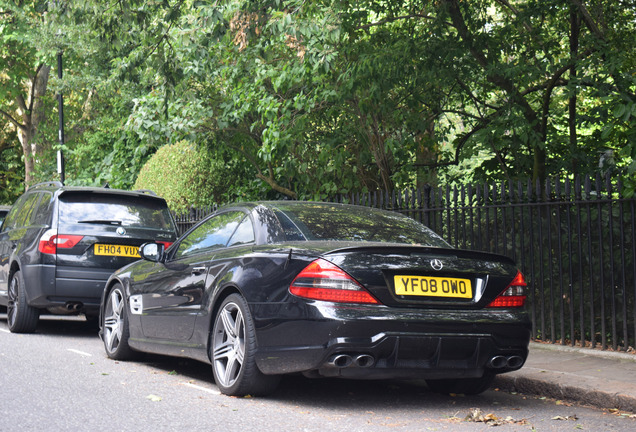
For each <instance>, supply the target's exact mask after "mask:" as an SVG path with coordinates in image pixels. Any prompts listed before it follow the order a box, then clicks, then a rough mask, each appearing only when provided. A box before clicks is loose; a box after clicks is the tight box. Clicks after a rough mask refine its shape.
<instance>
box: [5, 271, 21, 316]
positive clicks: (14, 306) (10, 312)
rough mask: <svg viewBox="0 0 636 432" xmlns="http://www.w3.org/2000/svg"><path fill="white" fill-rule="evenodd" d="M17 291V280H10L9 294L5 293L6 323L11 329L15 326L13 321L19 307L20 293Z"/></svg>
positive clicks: (15, 278)
mask: <svg viewBox="0 0 636 432" xmlns="http://www.w3.org/2000/svg"><path fill="white" fill-rule="evenodd" d="M19 289H20V287H19V285H18V278H17V277H13V278H11V283H10V284H9V292H8V293H7V297H8V302H7V323H8V324H9V326H11V327H13V325H14V324H15V320H16V317H17V314H18V308H19V307H20V293H19V292H18V290H19Z"/></svg>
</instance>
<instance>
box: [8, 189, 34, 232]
mask: <svg viewBox="0 0 636 432" xmlns="http://www.w3.org/2000/svg"><path fill="white" fill-rule="evenodd" d="M39 198H40V194H37V193H32V194H29V195H27V197H26V199H25V200H24V203H23V205H22V206H20V208H18V212H17V214H16V215H15V222H14V224H13V226H14V228H22V227H24V226H27V225H29V223H30V222H31V216H32V215H33V207H34V206H35V203H36V202H37V201H38V199H39Z"/></svg>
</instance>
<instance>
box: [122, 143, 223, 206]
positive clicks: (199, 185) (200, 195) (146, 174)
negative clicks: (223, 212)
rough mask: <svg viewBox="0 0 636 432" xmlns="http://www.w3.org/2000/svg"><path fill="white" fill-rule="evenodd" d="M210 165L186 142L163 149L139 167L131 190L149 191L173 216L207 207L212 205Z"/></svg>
mask: <svg viewBox="0 0 636 432" xmlns="http://www.w3.org/2000/svg"><path fill="white" fill-rule="evenodd" d="M214 164H215V161H212V160H211V159H210V157H209V155H208V153H207V152H206V151H205V150H201V149H199V148H197V146H196V145H195V144H192V143H190V142H187V141H180V142H178V143H177V144H170V145H165V146H163V147H161V148H160V149H159V150H157V152H156V153H155V154H154V155H153V156H152V157H151V158H150V159H149V160H148V162H146V164H145V165H144V166H143V168H142V169H141V171H140V172H139V176H138V177H137V181H136V182H135V186H134V188H135V189H150V190H153V191H154V192H156V193H157V194H158V195H161V196H162V197H164V198H165V199H166V201H167V202H168V206H169V207H170V209H171V210H172V211H175V212H177V213H182V212H184V211H186V210H187V209H188V208H189V207H190V206H194V207H202V206H207V205H211V204H213V203H215V201H216V199H215V198H216V197H215V196H214V186H215V185H214V177H215V176H214V175H212V173H213V172H214V171H215V170H212V165H214Z"/></svg>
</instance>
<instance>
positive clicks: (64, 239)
mask: <svg viewBox="0 0 636 432" xmlns="http://www.w3.org/2000/svg"><path fill="white" fill-rule="evenodd" d="M83 238H84V236H81V235H70V234H56V231H55V230H52V229H51V230H48V231H46V232H45V233H44V234H42V237H40V243H39V244H38V250H39V251H40V252H42V253H43V254H53V255H54V254H56V253H57V250H58V249H70V248H72V247H74V246H75V245H76V244H78V243H79V242H80V241H81V240H82V239H83Z"/></svg>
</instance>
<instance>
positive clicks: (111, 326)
mask: <svg viewBox="0 0 636 432" xmlns="http://www.w3.org/2000/svg"><path fill="white" fill-rule="evenodd" d="M124 313H125V311H124V300H123V294H122V292H121V291H120V290H119V289H114V290H112V291H111V292H110V295H109V296H108V302H106V308H105V309H104V344H105V345H106V349H107V350H108V351H109V352H111V353H113V352H115V351H116V350H117V347H119V343H120V342H121V339H122V332H123V328H124V315H123V314H124Z"/></svg>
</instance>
